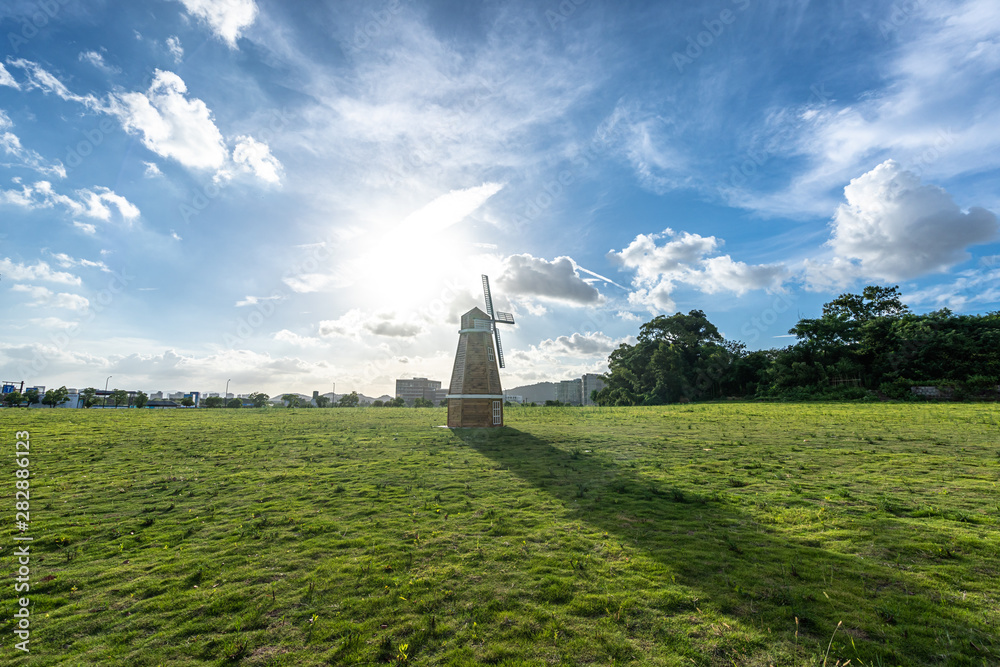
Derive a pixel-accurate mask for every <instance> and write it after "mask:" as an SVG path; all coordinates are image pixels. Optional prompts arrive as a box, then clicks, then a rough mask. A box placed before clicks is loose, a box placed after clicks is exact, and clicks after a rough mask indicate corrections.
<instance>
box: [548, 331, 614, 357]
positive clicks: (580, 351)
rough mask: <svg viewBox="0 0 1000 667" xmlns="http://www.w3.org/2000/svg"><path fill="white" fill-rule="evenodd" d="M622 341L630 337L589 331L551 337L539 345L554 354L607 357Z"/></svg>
mask: <svg viewBox="0 0 1000 667" xmlns="http://www.w3.org/2000/svg"><path fill="white" fill-rule="evenodd" d="M630 338H631V337H630ZM622 342H628V339H620V340H615V339H613V338H611V337H610V336H607V335H605V334H604V333H601V332H596V333H595V332H590V331H588V332H587V333H585V334H581V333H574V334H573V335H571V336H559V337H558V338H555V339H552V338H549V339H546V340H543V341H542V342H541V343H539V344H538V347H539V349H541V350H542V351H544V352H545V353H546V354H550V355H553V356H572V357H601V358H605V357H607V356H608V355H609V354H611V351H612V350H614V349H615V348H617V347H618V345H619V344H620V343H622Z"/></svg>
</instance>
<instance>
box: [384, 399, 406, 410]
mask: <svg viewBox="0 0 1000 667" xmlns="http://www.w3.org/2000/svg"><path fill="white" fill-rule="evenodd" d="M385 407H387V408H405V407H406V399H405V398H403V397H402V396H397V397H396V398H394V399H392V400H389V401H386V402H385Z"/></svg>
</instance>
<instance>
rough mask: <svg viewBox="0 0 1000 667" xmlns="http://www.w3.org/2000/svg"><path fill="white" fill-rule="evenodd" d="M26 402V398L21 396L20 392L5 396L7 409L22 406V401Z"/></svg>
mask: <svg viewBox="0 0 1000 667" xmlns="http://www.w3.org/2000/svg"><path fill="white" fill-rule="evenodd" d="M23 400H24V396H22V395H21V392H19V391H12V392H10V393H9V394H4V395H3V402H4V403H6V404H7V407H14V406H18V405H21V401H23Z"/></svg>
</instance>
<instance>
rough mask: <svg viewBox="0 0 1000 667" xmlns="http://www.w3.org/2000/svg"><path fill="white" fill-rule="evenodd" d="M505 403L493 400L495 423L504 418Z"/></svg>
mask: <svg viewBox="0 0 1000 667" xmlns="http://www.w3.org/2000/svg"><path fill="white" fill-rule="evenodd" d="M502 410H503V403H501V402H500V401H493V423H494V424H499V423H500V421H501V420H502V419H503V412H502Z"/></svg>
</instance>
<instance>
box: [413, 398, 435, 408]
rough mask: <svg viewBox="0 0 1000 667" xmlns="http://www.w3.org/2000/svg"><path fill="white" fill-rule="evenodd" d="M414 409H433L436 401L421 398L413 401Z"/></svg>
mask: <svg viewBox="0 0 1000 667" xmlns="http://www.w3.org/2000/svg"><path fill="white" fill-rule="evenodd" d="M413 407H415V408H433V407H434V401H431V400H428V399H426V398H424V397H423V396H421V397H420V398H417V399H415V400H414V401H413Z"/></svg>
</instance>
